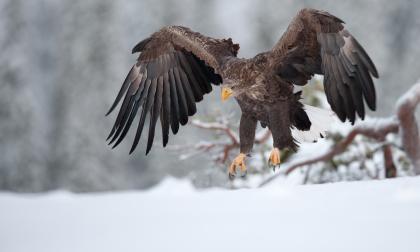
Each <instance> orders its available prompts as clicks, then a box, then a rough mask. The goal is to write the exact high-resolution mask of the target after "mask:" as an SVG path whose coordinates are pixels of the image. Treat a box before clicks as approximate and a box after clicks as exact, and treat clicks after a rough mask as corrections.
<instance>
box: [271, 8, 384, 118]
mask: <svg viewBox="0 0 420 252" xmlns="http://www.w3.org/2000/svg"><path fill="white" fill-rule="evenodd" d="M270 64H271V66H272V68H273V69H274V70H275V71H276V72H277V73H278V75H279V76H280V77H282V78H283V79H285V80H288V81H290V82H292V83H293V84H296V85H305V84H306V83H307V81H308V80H309V79H310V78H312V76H313V75H314V74H323V75H324V88H325V93H326V95H327V99H328V102H329V103H330V105H331V108H332V109H333V110H334V112H336V114H337V115H338V117H339V118H340V119H341V120H342V121H345V120H346V119H349V121H350V122H352V123H354V122H355V120H356V113H357V114H358V115H359V117H360V118H362V119H363V118H364V116H365V109H364V102H363V100H364V101H365V102H366V104H367V105H368V107H369V108H370V109H372V110H375V109H376V94H375V88H374V86H373V80H372V77H371V76H373V77H376V78H378V72H377V70H376V67H375V65H374V64H373V62H372V60H371V59H370V57H369V55H368V54H367V53H366V52H365V50H364V49H363V48H362V46H361V45H360V44H359V43H358V42H357V40H356V39H355V38H354V37H353V36H352V35H351V34H350V33H349V32H348V31H347V30H345V29H344V27H343V21H342V20H340V19H338V18H337V17H335V16H333V15H331V14H329V13H327V12H323V11H318V10H313V9H303V10H302V11H300V12H299V13H298V15H297V16H296V17H295V18H294V20H293V21H292V22H291V24H290V25H289V27H288V29H287V31H286V33H285V34H284V35H283V36H282V38H281V39H280V40H279V42H278V43H277V44H276V45H275V46H274V48H273V49H272V51H271V53H270Z"/></svg>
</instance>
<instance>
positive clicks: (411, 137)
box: [260, 81, 420, 187]
mask: <svg viewBox="0 0 420 252" xmlns="http://www.w3.org/2000/svg"><path fill="white" fill-rule="evenodd" d="M419 102H420V81H418V82H417V83H416V84H415V85H414V86H413V87H412V88H411V89H410V90H408V91H407V92H406V93H405V94H404V95H403V96H402V97H401V98H400V100H399V101H398V102H397V106H396V107H397V109H396V110H397V112H396V114H397V117H394V116H392V117H389V118H381V119H375V120H373V121H367V122H364V123H362V124H360V125H358V126H355V127H354V128H353V130H352V131H350V133H349V134H348V135H347V136H346V137H345V138H344V139H343V140H342V141H341V142H339V143H337V144H336V145H334V146H332V147H331V148H330V149H329V150H328V151H327V152H325V153H323V154H321V155H319V156H317V157H314V158H310V159H307V160H304V161H301V162H297V163H295V164H292V165H291V166H289V167H288V168H287V169H286V171H285V173H284V174H286V175H288V174H290V173H291V172H293V171H294V170H296V169H298V168H300V167H303V166H307V165H312V164H315V163H317V162H322V161H323V162H326V161H329V160H331V159H332V158H333V157H334V156H336V155H339V154H341V153H343V152H344V151H346V149H347V147H348V146H349V145H350V144H351V143H352V142H353V140H354V139H355V137H356V136H357V135H363V136H365V137H368V138H372V139H374V140H376V141H379V142H383V141H384V140H385V138H386V136H387V135H388V134H390V133H398V132H400V134H401V137H402V146H403V149H404V151H405V152H406V153H407V155H408V157H409V158H410V160H411V162H412V164H413V166H414V169H415V173H416V174H417V175H420V138H419V131H418V125H417V121H416V118H415V109H416V107H417V105H418V103H419ZM383 152H384V162H385V170H386V177H395V175H396V169H395V165H394V163H393V160H392V152H391V148H390V145H389V144H388V145H384V146H383ZM280 175H283V173H278V174H276V175H273V176H272V177H270V178H268V179H267V180H265V181H263V182H262V183H261V184H260V187H262V186H265V185H266V184H268V183H270V182H271V181H273V180H274V179H276V178H277V177H278V176H280Z"/></svg>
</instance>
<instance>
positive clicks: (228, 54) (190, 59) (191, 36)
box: [107, 26, 238, 154]
mask: <svg viewBox="0 0 420 252" xmlns="http://www.w3.org/2000/svg"><path fill="white" fill-rule="evenodd" d="M237 50H238V47H237V45H234V44H233V43H232V41H231V40H219V39H213V38H209V37H205V36H203V35H201V34H199V33H195V32H193V31H191V30H190V29H188V28H184V27H179V26H170V27H165V28H163V29H161V30H160V31H159V32H156V33H154V34H153V35H152V36H150V37H149V38H147V39H145V40H142V41H141V42H139V43H138V44H137V45H136V46H135V47H134V48H133V51H132V52H133V53H136V52H140V56H139V58H138V60H137V63H136V64H135V65H134V66H133V67H132V69H131V70H130V72H129V73H128V75H127V77H126V79H125V81H124V83H123V85H122V87H121V89H120V91H119V93H118V95H117V97H116V99H115V101H114V103H113V104H112V106H111V108H110V110H109V111H108V113H107V115H108V114H109V113H111V112H112V111H113V110H114V109H115V108H116V106H117V105H118V103H119V102H120V101H121V99H122V98H123V97H124V99H123V102H122V105H121V108H120V111H119V113H118V116H117V119H116V121H115V123H114V126H113V127H112V130H111V132H110V134H109V136H108V139H111V140H110V142H109V144H114V145H113V147H115V146H117V145H118V144H119V143H120V142H121V141H122V140H123V139H124V137H125V136H126V134H127V132H128V130H129V129H130V127H131V125H132V123H133V121H134V119H135V117H136V115H137V114H139V115H140V119H139V123H138V126H137V132H136V135H135V138H134V142H133V145H132V148H131V150H130V153H131V152H133V151H134V149H135V148H136V146H137V145H138V143H139V141H140V138H141V135H142V132H143V127H144V124H145V122H146V118H147V115H149V132H148V140H147V148H146V154H147V153H148V152H149V151H150V150H151V148H152V145H153V141H154V136H155V126H156V123H157V120H158V118H160V121H161V126H162V139H163V146H166V144H167V143H168V139H169V128H171V129H172V132H173V133H174V134H176V133H177V132H178V130H179V125H180V124H181V125H185V124H186V123H187V122H188V116H191V115H193V114H195V113H196V111H197V109H196V104H195V103H196V102H199V101H201V100H202V99H203V95H204V94H206V93H209V92H210V91H211V90H212V86H211V84H212V83H213V84H216V85H218V84H220V83H221V82H222V78H221V76H220V74H219V73H222V72H223V70H224V69H223V67H224V62H226V61H227V60H229V59H230V58H233V57H235V56H236V54H237Z"/></svg>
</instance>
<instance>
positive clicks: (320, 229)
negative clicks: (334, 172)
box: [0, 177, 420, 252]
mask: <svg viewBox="0 0 420 252" xmlns="http://www.w3.org/2000/svg"><path fill="white" fill-rule="evenodd" d="M0 209H1V210H0V213H1V214H0V223H1V225H0V251H7V252H18V251H22V252H23V251H25V252H26V251H32V252H35V251H42V252H49V251H51V252H57V251H60V252H65V251H69V252H70V251H71V252H75V251H77V252H82V251H86V252H92V251H101V252H106V251H209V252H210V251H211V252H214V251H229V250H230V251H352V252H353V251H369V252H371V251H418V244H417V242H416V241H417V238H418V232H419V231H420V214H419V212H420V177H412V178H399V179H393V180H383V181H364V182H343V183H334V184H324V185H307V186H287V185H284V184H281V183H274V184H273V185H270V186H268V187H265V188H262V189H240V190H225V189H208V190H204V191H200V190H197V189H195V188H194V187H193V186H192V185H191V184H190V183H189V182H187V181H183V180H175V179H166V180H164V181H163V182H162V183H161V184H160V185H159V186H157V187H155V188H153V189H151V190H148V191H139V192H134V191H133V192H121V193H100V194H99V193H98V194H72V193H68V192H53V193H49V194H31V195H27V194H26V195H22V194H11V193H1V194H0Z"/></svg>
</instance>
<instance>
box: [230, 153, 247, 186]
mask: <svg viewBox="0 0 420 252" xmlns="http://www.w3.org/2000/svg"><path fill="white" fill-rule="evenodd" d="M245 158H246V155H245V154H244V153H240V154H239V155H238V156H236V158H235V159H234V160H233V161H232V164H231V165H230V166H229V179H231V180H232V179H234V178H235V175H236V170H237V169H238V168H239V169H240V171H241V177H245V176H246V165H245Z"/></svg>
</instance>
